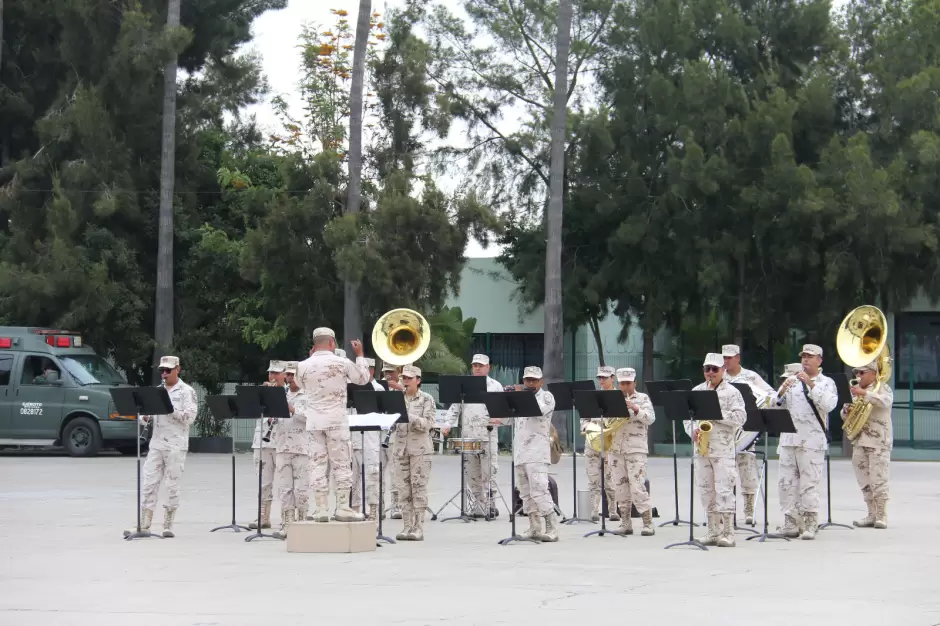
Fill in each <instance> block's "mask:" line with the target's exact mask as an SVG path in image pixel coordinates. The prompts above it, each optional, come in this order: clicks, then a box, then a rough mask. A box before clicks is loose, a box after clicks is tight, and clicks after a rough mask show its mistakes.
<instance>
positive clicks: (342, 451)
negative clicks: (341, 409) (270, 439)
mask: <svg viewBox="0 0 940 626" xmlns="http://www.w3.org/2000/svg"><path fill="white" fill-rule="evenodd" d="M307 424H308V426H309V424H310V420H307ZM310 434H311V435H312V439H313V441H312V443H311V449H312V450H313V454H311V456H312V457H313V490H314V492H315V493H328V492H329V491H330V479H332V481H333V486H334V488H335V489H336V492H337V493H339V492H343V491H345V492H347V493H348V492H349V490H350V489H351V488H352V481H353V475H352V465H351V460H350V446H349V435H350V433H349V423H348V422H347V423H345V424H337V425H335V426H329V427H327V428H325V429H316V430H313V431H311V432H310Z"/></svg>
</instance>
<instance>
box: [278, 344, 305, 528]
mask: <svg viewBox="0 0 940 626" xmlns="http://www.w3.org/2000/svg"><path fill="white" fill-rule="evenodd" d="M285 374H286V376H287V385H288V387H287V406H288V409H289V410H290V414H291V417H290V419H280V420H278V422H279V423H278V425H277V429H276V431H275V433H276V434H275V435H274V437H275V444H276V446H277V485H278V491H279V493H280V499H281V528H280V530H278V531H277V532H275V533H274V536H275V537H277V538H279V539H287V529H288V526H290V523H291V522H293V521H303V520H305V519H306V518H307V507H308V506H309V502H310V468H311V459H310V451H311V448H312V446H313V439H312V437H311V435H310V432H309V431H308V430H307V418H308V417H310V402H309V398H308V397H307V395H306V394H305V393H304V392H303V389H301V388H300V386H299V385H298V384H297V377H296V374H297V361H290V362H288V363H287V364H286V369H285Z"/></svg>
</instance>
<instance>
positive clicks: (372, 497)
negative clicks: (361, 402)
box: [350, 380, 385, 520]
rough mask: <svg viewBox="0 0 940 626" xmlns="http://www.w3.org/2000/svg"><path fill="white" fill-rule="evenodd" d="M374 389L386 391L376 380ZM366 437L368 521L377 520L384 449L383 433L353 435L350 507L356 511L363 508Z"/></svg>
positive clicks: (373, 432)
mask: <svg viewBox="0 0 940 626" xmlns="http://www.w3.org/2000/svg"><path fill="white" fill-rule="evenodd" d="M372 387H373V389H375V390H376V391H385V388H384V387H382V385H380V384H378V383H377V382H375V381H374V380H373V381H372ZM355 412H356V410H355V409H350V413H355ZM363 435H365V473H366V504H367V505H368V506H369V513H368V515H366V519H370V520H374V519H377V515H378V509H379V454H380V449H381V447H382V443H381V441H380V438H381V436H382V433H380V432H379V431H375V430H370V431H367V432H365V433H361V432H360V433H351V437H350V444H351V446H352V476H353V483H352V497H351V498H350V506H352V508H354V509H356V510H360V509H361V507H362V462H363V461H362V458H363V449H362V441H363Z"/></svg>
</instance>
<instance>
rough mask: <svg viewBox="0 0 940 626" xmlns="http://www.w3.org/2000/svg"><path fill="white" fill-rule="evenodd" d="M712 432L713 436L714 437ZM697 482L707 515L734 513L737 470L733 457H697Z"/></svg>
mask: <svg viewBox="0 0 940 626" xmlns="http://www.w3.org/2000/svg"><path fill="white" fill-rule="evenodd" d="M714 434H715V433H714V431H712V436H714ZM695 480H696V483H698V488H699V493H700V494H701V498H702V507H703V508H704V509H705V511H706V512H707V513H712V514H715V513H719V514H720V513H734V509H735V506H734V505H735V502H734V483H735V482H736V480H737V468H736V467H735V464H734V457H733V456H731V457H729V456H706V457H702V456H698V455H696V457H695Z"/></svg>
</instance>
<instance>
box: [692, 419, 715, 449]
mask: <svg viewBox="0 0 940 626" xmlns="http://www.w3.org/2000/svg"><path fill="white" fill-rule="evenodd" d="M698 429H699V431H700V432H699V436H698V443H697V444H696V445H697V446H698V453H699V456H707V455H708V438H709V436H710V433H711V432H712V423H711V422H709V421H704V422H700V423H699V425H698Z"/></svg>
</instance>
